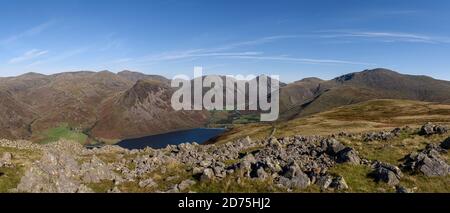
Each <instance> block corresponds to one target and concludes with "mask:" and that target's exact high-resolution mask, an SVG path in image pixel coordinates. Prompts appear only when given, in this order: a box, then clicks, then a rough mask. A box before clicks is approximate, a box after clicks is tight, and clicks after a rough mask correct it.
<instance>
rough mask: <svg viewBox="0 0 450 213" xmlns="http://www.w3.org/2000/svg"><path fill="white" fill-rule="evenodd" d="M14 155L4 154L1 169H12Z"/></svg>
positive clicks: (0, 163) (0, 162)
mask: <svg viewBox="0 0 450 213" xmlns="http://www.w3.org/2000/svg"><path fill="white" fill-rule="evenodd" d="M12 157H13V156H12V154H11V153H9V152H5V153H3V155H2V157H1V158H0V167H12V166H13V163H12Z"/></svg>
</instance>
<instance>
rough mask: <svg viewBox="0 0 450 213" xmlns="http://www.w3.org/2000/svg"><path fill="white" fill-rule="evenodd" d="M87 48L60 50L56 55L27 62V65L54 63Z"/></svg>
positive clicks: (80, 52) (87, 48) (82, 51)
mask: <svg viewBox="0 0 450 213" xmlns="http://www.w3.org/2000/svg"><path fill="white" fill-rule="evenodd" d="M88 50H89V47H81V48H77V49H72V50H68V51H65V52H62V53H60V54H58V55H54V56H51V57H48V58H45V59H43V60H38V61H36V62H33V63H31V64H29V65H28V66H27V67H34V66H37V65H42V64H49V63H56V62H59V61H63V60H65V59H68V58H70V57H73V56H76V55H79V54H82V53H84V52H86V51H88Z"/></svg>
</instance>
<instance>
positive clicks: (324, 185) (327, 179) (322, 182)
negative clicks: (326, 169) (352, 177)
mask: <svg viewBox="0 0 450 213" xmlns="http://www.w3.org/2000/svg"><path fill="white" fill-rule="evenodd" d="M332 182H333V177H331V176H329V175H324V176H319V177H318V178H317V180H316V185H318V186H319V187H320V189H322V190H324V189H328V187H330V185H331V183H332Z"/></svg>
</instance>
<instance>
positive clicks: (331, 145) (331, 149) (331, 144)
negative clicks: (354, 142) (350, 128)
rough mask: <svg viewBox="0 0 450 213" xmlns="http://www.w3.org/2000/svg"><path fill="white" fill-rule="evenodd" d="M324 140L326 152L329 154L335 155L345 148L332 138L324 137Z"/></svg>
mask: <svg viewBox="0 0 450 213" xmlns="http://www.w3.org/2000/svg"><path fill="white" fill-rule="evenodd" d="M324 142H325V144H326V152H327V154H329V155H332V156H335V155H337V154H338V153H339V152H340V151H342V150H343V149H345V146H344V145H343V144H341V143H340V142H339V141H337V140H336V139H334V138H330V139H325V140H324Z"/></svg>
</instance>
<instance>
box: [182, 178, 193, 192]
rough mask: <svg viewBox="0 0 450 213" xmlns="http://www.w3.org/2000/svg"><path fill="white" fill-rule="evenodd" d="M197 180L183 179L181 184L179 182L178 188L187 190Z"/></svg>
mask: <svg viewBox="0 0 450 213" xmlns="http://www.w3.org/2000/svg"><path fill="white" fill-rule="evenodd" d="M196 183H197V182H195V181H194V180H190V179H188V180H183V181H181V183H180V184H178V190H180V191H185V190H187V189H189V188H190V187H191V186H192V185H194V184H196Z"/></svg>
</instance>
